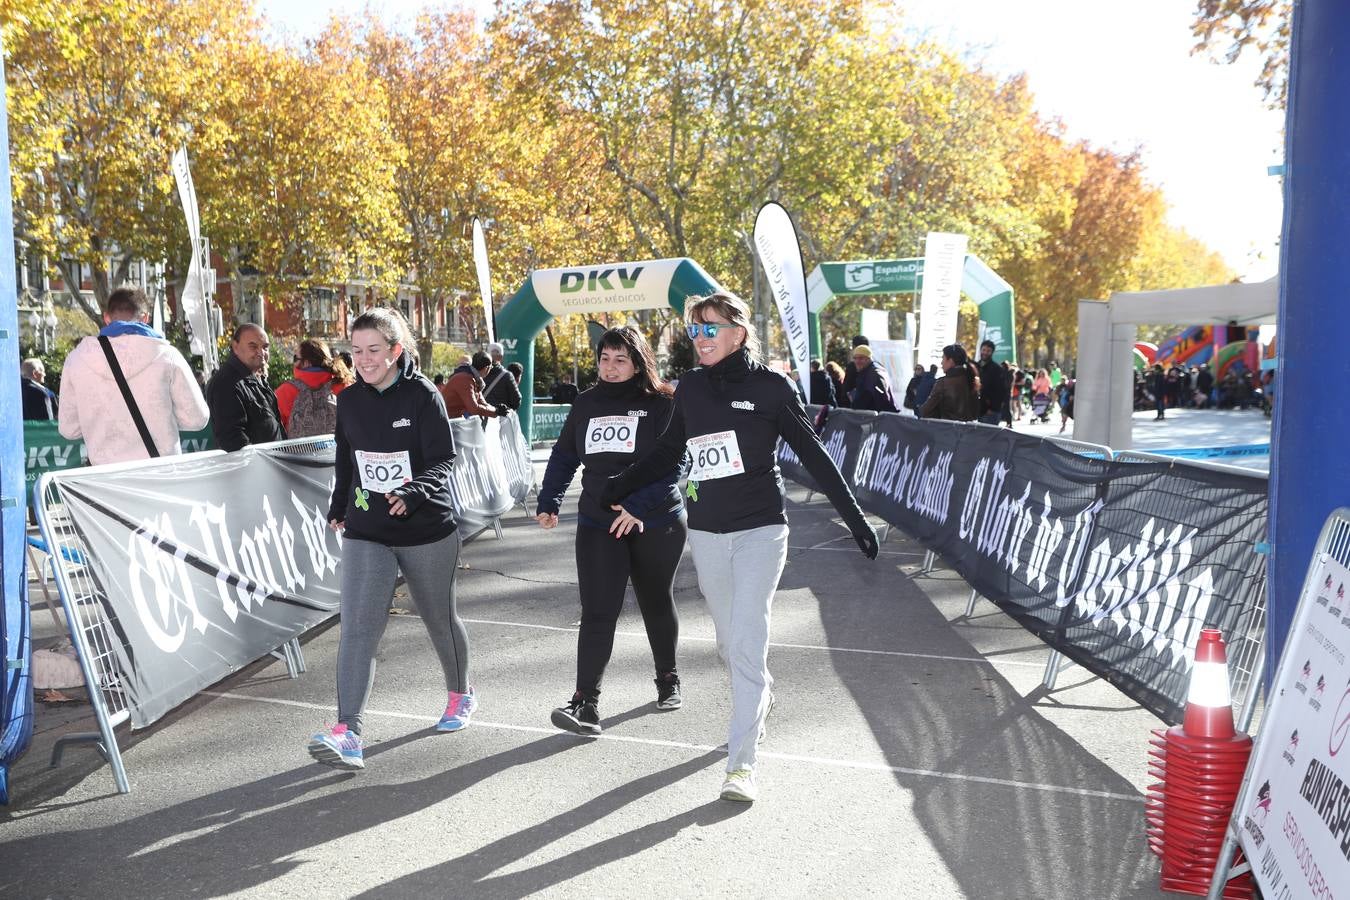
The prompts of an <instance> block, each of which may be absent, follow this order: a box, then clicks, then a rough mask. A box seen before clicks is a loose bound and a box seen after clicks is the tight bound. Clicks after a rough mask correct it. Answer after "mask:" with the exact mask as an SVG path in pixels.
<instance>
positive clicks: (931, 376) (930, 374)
mask: <svg viewBox="0 0 1350 900" xmlns="http://www.w3.org/2000/svg"><path fill="white" fill-rule="evenodd" d="M918 368H919V367H918V366H915V367H914V369H915V371H917V370H918ZM936 384H937V366H935V365H932V366H929V367H928V371H927V372H924V373H923V377H922V378H920V379H919V384H918V386H917V387H915V388H914V403H915V407H914V415H916V416H917V415H919V410H921V409H923V405H924V404H925V403H927V402H928V396H929V395H930V394H932V393H933V387H934V386H935V385H936Z"/></svg>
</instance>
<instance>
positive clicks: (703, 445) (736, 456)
mask: <svg viewBox="0 0 1350 900" xmlns="http://www.w3.org/2000/svg"><path fill="white" fill-rule="evenodd" d="M688 447H689V453H690V455H691V456H693V458H694V467H693V468H692V469H690V471H689V480H691V481H710V480H712V479H714V478H727V477H729V476H731V475H740V474H741V473H742V472H744V471H745V464H744V463H743V462H741V445H740V444H739V443H737V441H736V432H735V431H718V432H715V433H713V434H701V435H699V436H698V437H693V438H690V439H689V441H688Z"/></svg>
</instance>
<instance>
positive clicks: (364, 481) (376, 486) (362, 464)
mask: <svg viewBox="0 0 1350 900" xmlns="http://www.w3.org/2000/svg"><path fill="white" fill-rule="evenodd" d="M356 470H357V473H358V474H359V475H360V478H361V487H363V488H365V489H366V490H368V491H376V492H378V493H381V494H386V493H388V492H389V491H392V490H394V489H395V488H401V487H403V485H405V484H407V483H408V482H410V481H412V477H413V473H412V460H411V459H410V458H409V457H408V451H407V450H399V451H397V452H394V453H368V452H366V451H365V450H357V451H356Z"/></svg>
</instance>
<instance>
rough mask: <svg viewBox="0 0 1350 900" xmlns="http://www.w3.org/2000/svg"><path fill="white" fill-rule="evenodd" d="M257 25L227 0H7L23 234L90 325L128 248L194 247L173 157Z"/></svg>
mask: <svg viewBox="0 0 1350 900" xmlns="http://www.w3.org/2000/svg"><path fill="white" fill-rule="evenodd" d="M255 31H256V23H255V21H254V20H253V18H252V17H251V14H250V13H249V12H248V8H247V6H246V5H242V4H238V3H235V2H231V0H181V2H180V0H9V2H6V3H5V4H4V5H3V6H0V34H2V37H3V41H4V46H5V48H6V51H7V53H8V61H7V64H6V76H7V78H6V80H7V88H8V92H9V122H10V144H11V148H10V152H11V154H12V156H11V172H12V180H13V192H14V204H15V231H16V236H17V237H18V238H19V239H20V240H23V241H25V242H26V243H28V244H29V246H31V247H32V248H33V249H34V250H35V251H37V252H40V253H42V254H44V255H46V257H47V258H48V259H49V260H51V261H52V262H53V264H54V265H55V266H57V268H59V270H60V272H61V276H62V279H63V280H64V281H65V282H66V284H67V285H68V286H70V288H71V293H72V296H73V297H74V298H75V301H76V302H77V303H78V304H79V305H80V308H81V309H83V311H84V312H85V313H86V314H87V315H88V316H89V317H90V318H91V319H92V320H93V321H95V322H99V323H101V321H102V313H103V309H104V306H105V304H106V302H107V298H108V295H109V293H110V292H111V290H112V287H113V286H115V285H116V284H118V283H120V282H122V281H124V280H125V279H126V278H127V275H128V271H129V266H130V264H131V262H132V260H133V258H137V257H143V258H148V259H163V258H168V259H170V260H176V259H182V258H183V257H184V256H186V253H185V252H184V250H185V248H186V237H185V229H184V224H183V215H182V212H181V210H180V209H179V208H178V197H177V193H176V190H175V187H174V181H173V177H172V175H171V173H170V169H169V160H170V157H171V156H172V154H173V152H174V151H175V150H176V149H177V148H178V147H179V146H180V145H181V144H182V143H183V142H184V141H185V140H186V139H187V138H188V137H189V136H190V135H191V134H192V132H193V130H194V128H196V127H198V126H199V125H200V123H201V122H202V120H203V117H204V116H205V115H206V112H205V106H206V100H207V98H208V97H209V95H210V93H211V92H212V91H213V90H214V88H215V85H216V84H218V83H219V82H221V81H222V80H224V81H228V80H229V78H228V77H227V72H226V71H225V68H224V63H223V59H224V57H225V55H226V54H227V53H228V51H229V48H231V47H233V46H235V45H238V44H240V43H245V42H247V41H249V40H251V39H252V36H253V35H254V34H255ZM82 270H83V271H87V272H89V273H90V276H91V278H90V280H91V282H92V287H93V295H94V296H93V299H92V300H91V299H90V298H88V297H86V296H84V295H83V294H82V293H81V292H80V291H79V287H80V284H81V281H82V278H81V274H82Z"/></svg>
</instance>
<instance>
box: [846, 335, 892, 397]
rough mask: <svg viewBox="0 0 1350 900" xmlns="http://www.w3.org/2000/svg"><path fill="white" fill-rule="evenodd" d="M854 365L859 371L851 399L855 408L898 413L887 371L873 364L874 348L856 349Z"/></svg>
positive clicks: (863, 346)
mask: <svg viewBox="0 0 1350 900" xmlns="http://www.w3.org/2000/svg"><path fill="white" fill-rule="evenodd" d="M853 365H854V366H855V367H856V368H857V371H858V376H857V378H856V379H855V381H854V384H855V386H854V388H853V394H852V396H850V397H849V400H850V402H852V404H853V408H854V409H871V410H875V411H876V412H898V410H897V409H896V408H895V398H894V397H892V396H891V380H890V378H889V377H888V376H887V374H886V370H885V369H883V368H882V367H881V366H879V365H877V364H876V363H874V362H872V348H871V347H869V346H867V345H866V344H859V345H858V346H857V347H854V348H853Z"/></svg>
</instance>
